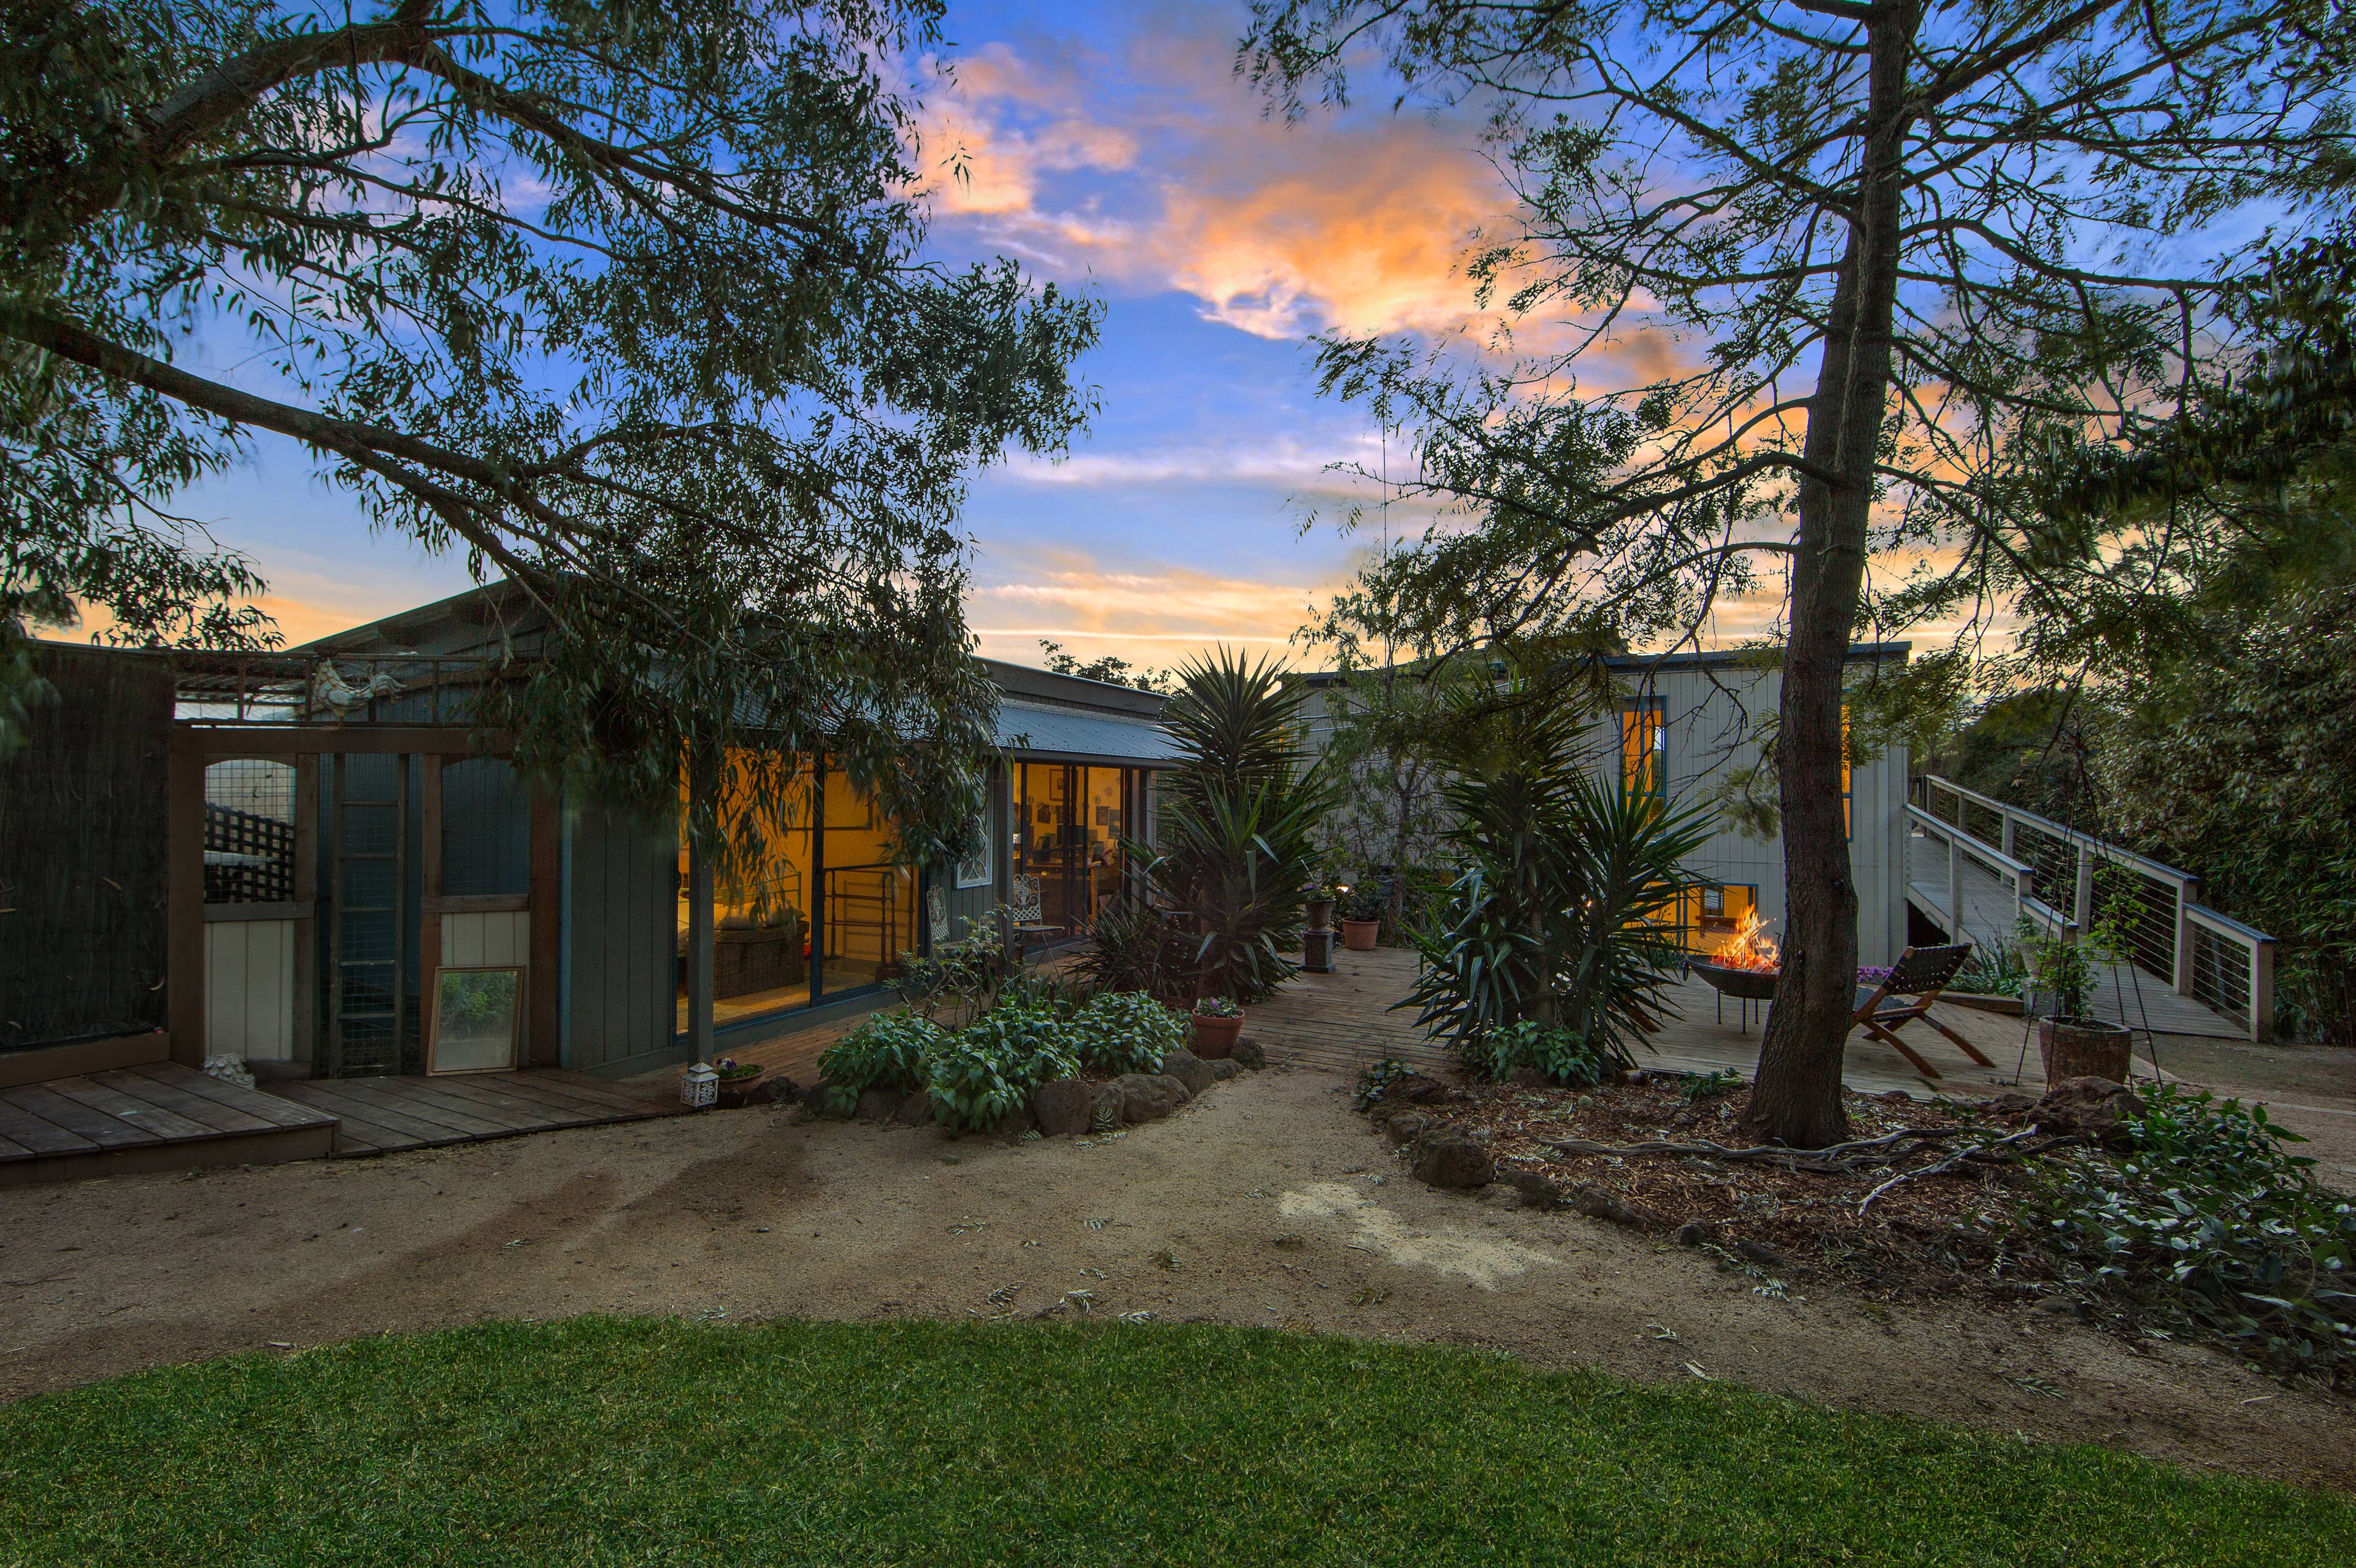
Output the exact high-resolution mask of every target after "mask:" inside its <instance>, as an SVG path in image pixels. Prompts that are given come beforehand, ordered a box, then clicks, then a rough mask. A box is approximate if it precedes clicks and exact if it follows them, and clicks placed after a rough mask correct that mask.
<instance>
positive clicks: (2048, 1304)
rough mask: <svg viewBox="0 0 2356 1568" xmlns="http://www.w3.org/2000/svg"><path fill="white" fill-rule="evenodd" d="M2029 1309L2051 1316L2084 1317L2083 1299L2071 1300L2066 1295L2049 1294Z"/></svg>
mask: <svg viewBox="0 0 2356 1568" xmlns="http://www.w3.org/2000/svg"><path fill="white" fill-rule="evenodd" d="M2030 1310H2031V1311H2035V1312H2041V1313H2044V1314H2046V1315H2047V1316H2048V1317H2075V1318H2082V1319H2083V1317H2086V1304H2085V1303H2084V1302H2083V1301H2072V1300H2071V1299H2070V1298H2069V1297H2068V1296H2047V1297H2046V1298H2045V1299H2044V1300H2042V1301H2040V1302H2039V1303H2038V1304H2037V1305H2036V1306H2035V1307H2032V1308H2030Z"/></svg>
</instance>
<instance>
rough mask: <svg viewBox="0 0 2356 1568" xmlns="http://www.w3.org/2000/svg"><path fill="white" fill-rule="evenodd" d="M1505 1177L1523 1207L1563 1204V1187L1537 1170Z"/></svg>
mask: <svg viewBox="0 0 2356 1568" xmlns="http://www.w3.org/2000/svg"><path fill="white" fill-rule="evenodd" d="M1401 1119H1402V1120H1404V1119H1406V1118H1401ZM1505 1180H1506V1181H1507V1182H1508V1183H1509V1184H1511V1186H1512V1187H1513V1189H1514V1190H1515V1191H1516V1192H1518V1193H1520V1194H1521V1195H1522V1207H1523V1208H1525V1209H1545V1210H1548V1211H1552V1210H1556V1209H1559V1208H1561V1207H1562V1206H1563V1202H1562V1189H1561V1188H1559V1187H1557V1186H1556V1185H1555V1184H1554V1183H1553V1182H1551V1181H1548V1180H1547V1179H1546V1178H1545V1177H1544V1176H1543V1175H1541V1174H1540V1173H1538V1172H1537V1171H1535V1170H1509V1171H1506V1172H1505Z"/></svg>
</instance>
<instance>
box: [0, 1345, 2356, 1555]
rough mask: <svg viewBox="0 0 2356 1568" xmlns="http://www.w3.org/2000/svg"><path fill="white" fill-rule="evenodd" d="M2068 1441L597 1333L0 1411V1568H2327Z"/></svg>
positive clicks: (219, 1377)
mask: <svg viewBox="0 0 2356 1568" xmlns="http://www.w3.org/2000/svg"><path fill="white" fill-rule="evenodd" d="M2351 1551H2356V1506H2351V1504H2350V1503H2349V1502H2347V1501H2344V1500H2340V1499H2329V1498H2323V1497H2317V1496H2311V1495H2308V1494H2303V1493H2299V1492H2295V1491H2292V1490H2289V1489H2287V1488H2279V1487H2271V1486H2264V1485H2257V1484H2254V1483H2249V1482H2244V1481H2234V1480H2220V1479H2215V1478H2210V1477H2194V1476H2190V1475H2186V1474H2182V1473H2179V1472H2178V1471H2175V1470H2171V1469H2169V1468H2167V1467H2162V1466H2158V1465H2153V1464H2148V1463H2146V1462H2144V1461H2141V1460H2137V1459H2132V1458H2124V1457H2121V1456H2116V1455H2114V1454H2110V1453H2107V1452H2104V1451H2103V1450H2101V1449H2096V1448H2059V1447H2048V1446H2042V1445H2032V1444H2028V1443H2024V1442H2021V1441H2019V1439H2008V1438H1999V1437H1993V1436H1987V1435H1981V1434H1979V1433H1976V1432H1969V1431H1965V1430H1962V1429H1960V1428H1948V1427H1935V1426H1925V1425H1922V1424H1912V1423H1908V1422H1901V1421H1892V1420H1884V1419H1879V1418H1871V1417H1866V1416H1858V1415H1844V1414H1838V1413H1831V1412H1826V1411H1823V1410H1818V1409H1815V1408H1812V1407H1810V1406H1807V1405H1803V1404H1798V1403H1793V1402H1791V1401H1788V1400H1782V1399H1775V1398H1771V1397H1768V1396H1765V1395H1761V1394H1755V1393H1749V1392H1742V1391H1740V1390H1738V1389H1733V1388H1729V1387H1725V1386H1722V1385H1702V1384H1696V1385H1693V1386H1689V1387H1679V1388H1671V1389H1655V1388H1648V1387H1644V1386H1642V1385H1639V1384H1634V1383H1629V1382H1624V1381H1619V1380H1616V1379H1613V1378H1609V1377H1605V1376H1603V1375H1601V1374H1597V1373H1586V1372H1574V1373H1534V1372H1530V1371H1524V1370H1523V1369H1521V1368H1520V1367H1518V1366H1516V1365H1515V1363H1513V1362H1511V1361H1509V1360H1504V1359H1502V1358H1498V1357H1494V1356H1487V1355H1476V1354H1468V1353H1464V1352H1459V1351H1448V1350H1439V1349H1424V1348H1419V1347H1395V1346H1374V1345H1366V1344H1361V1343H1356V1342H1354V1341H1350V1340H1344V1339H1308V1338H1303V1337H1300V1336H1294V1335H1284V1334H1276V1333H1270V1332H1258V1331H1250V1330H1242V1329H1228V1328H1151V1327H1145V1328H1129V1327H1122V1326H1118V1325H1094V1324H1080V1325H1076V1326H1062V1327H1055V1328H1041V1327H1021V1328H1017V1327H1009V1326H991V1325H980V1324H971V1325H957V1324H942V1323H894V1324H883V1325H851V1324H839V1323H798V1322H788V1323H776V1324H767V1325H762V1326H758V1327H747V1328H719V1327H708V1326H696V1325H688V1324H680V1323H675V1322H669V1321H646V1320H619V1319H612V1318H593V1319H583V1320H575V1321H571V1322H564V1323H543V1324H530V1325H527V1324H491V1325H486V1326H483V1327H479V1328H466V1329H461V1330H456V1331H454V1332H450V1333H444V1334H434V1335H427V1336H423V1337H421V1338H415V1339H372V1340H365V1341H361V1342H359V1343H355V1344H348V1345H341V1346H337V1347H334V1348H332V1349H320V1350H313V1351H309V1352H305V1353H303V1354H299V1355H293V1356H286V1357H284V1358H271V1357H262V1358H255V1357H245V1358H241V1359H238V1360H229V1361H220V1362H213V1363H209V1364H207V1365H203V1366H194V1367H183V1368H175V1369H170V1370H166V1371H157V1372H149V1373H143V1374H141V1375H139V1376H136V1377H132V1378H125V1379H123V1380H121V1381H115V1382H111V1383H104V1384H100V1385H97V1386H93V1387H91V1388H87V1389H80V1390H77V1391H74V1392H70V1393H64V1394H58V1395H52V1396H48V1397H45V1398H41V1399H36V1400H31V1401H28V1402H27V1403H22V1404H18V1405H15V1406H12V1407H6V1408H0V1563H11V1564H13V1563H20V1562H21V1563H143V1564H144V1563H201V1564H215V1563H306V1564H307V1563H402V1564H410V1563H467V1564H475V1563H628V1564H634V1565H635V1564H651V1563H764V1564H766V1563H924V1564H952V1563H1057V1564H1066V1563H1068V1564H1106V1565H1114V1564H1126V1565H1139V1564H1146V1563H1205V1564H1226V1563H1412V1564H1417V1565H1419V1568H1420V1565H1423V1564H1437V1563H1482V1564H1497V1563H1644V1564H1668V1565H1670V1568H1702V1565H1704V1564H1714V1563H1762V1564H1766V1563H1772V1564H1776V1565H1777V1568H1794V1565H1799V1564H1814V1563H1925V1564H1938V1565H1939V1568H1962V1565H1965V1564H1977V1563H1987V1564H2003V1565H2005V1568H2013V1565H2016V1564H2022V1563H2071V1564H2082V1563H2136V1564H2159V1563H2200V1564H2203V1565H2212V1564H2220V1563H2295V1564H2300V1565H2302V1568H2305V1565H2308V1564H2313V1563H2322V1562H2327V1561H2329V1562H2344V1561H2347V1560H2348V1558H2347V1554H2348V1553H2350V1552H2351Z"/></svg>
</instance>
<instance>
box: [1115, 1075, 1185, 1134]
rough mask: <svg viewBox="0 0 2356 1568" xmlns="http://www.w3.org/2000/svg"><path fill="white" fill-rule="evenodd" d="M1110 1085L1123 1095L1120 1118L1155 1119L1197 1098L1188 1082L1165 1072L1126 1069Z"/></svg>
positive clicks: (1132, 1123)
mask: <svg viewBox="0 0 2356 1568" xmlns="http://www.w3.org/2000/svg"><path fill="white" fill-rule="evenodd" d="M1107 1087H1108V1088H1110V1089H1112V1090H1114V1091H1115V1092H1116V1093H1119V1096H1120V1100H1119V1104H1120V1119H1121V1120H1122V1121H1123V1122H1126V1123H1129V1124H1131V1125H1134V1124H1136V1123H1139V1122H1156V1121H1160V1120H1161V1119H1162V1117H1164V1116H1166V1115H1170V1113H1171V1112H1173V1111H1175V1110H1176V1109H1177V1108H1178V1107H1179V1106H1181V1105H1183V1104H1185V1103H1186V1102H1187V1101H1189V1100H1191V1099H1193V1098H1194V1095H1192V1094H1190V1093H1187V1091H1186V1085H1185V1084H1183V1083H1180V1082H1179V1081H1178V1080H1177V1079H1175V1078H1173V1077H1171V1076H1170V1075H1169V1074H1168V1073H1166V1072H1124V1073H1122V1074H1121V1075H1120V1076H1119V1077H1118V1078H1116V1079H1114V1080H1113V1081H1112V1083H1109V1084H1108V1085H1107Z"/></svg>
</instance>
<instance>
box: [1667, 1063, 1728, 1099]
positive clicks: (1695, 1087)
mask: <svg viewBox="0 0 2356 1568" xmlns="http://www.w3.org/2000/svg"><path fill="white" fill-rule="evenodd" d="M1741 1087H1742V1074H1741V1073H1740V1072H1736V1071H1735V1070H1734V1069H1733V1068H1731V1067H1721V1068H1719V1070H1718V1071H1716V1072H1680V1073H1678V1074H1677V1098H1678V1099H1680V1100H1682V1101H1684V1102H1685V1103H1686V1104H1688V1105H1693V1104H1700V1103H1701V1102H1702V1101H1704V1100H1715V1099H1717V1098H1719V1096H1720V1095H1723V1094H1731V1093H1734V1092H1735V1091H1736V1090H1737V1089H1740V1088H1741Z"/></svg>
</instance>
